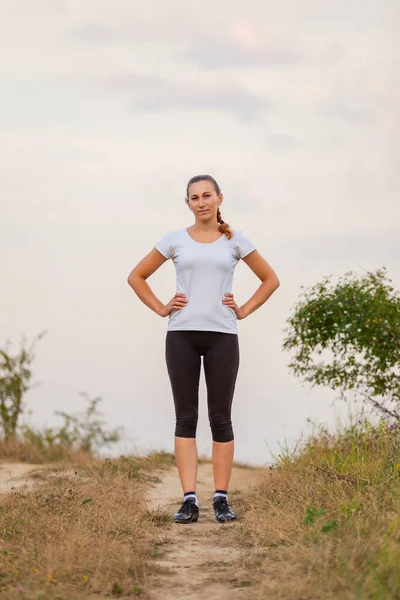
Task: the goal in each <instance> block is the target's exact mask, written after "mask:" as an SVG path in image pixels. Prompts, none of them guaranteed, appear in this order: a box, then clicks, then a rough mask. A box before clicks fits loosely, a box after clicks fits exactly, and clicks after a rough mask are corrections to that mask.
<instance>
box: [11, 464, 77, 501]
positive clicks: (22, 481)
mask: <svg viewBox="0 0 400 600" xmlns="http://www.w3.org/2000/svg"><path fill="white" fill-rule="evenodd" d="M50 469H52V472H50V471H49V470H50ZM63 472H64V470H63ZM44 473H46V474H47V476H48V477H51V476H53V477H54V476H56V475H57V472H54V466H53V465H32V464H29V463H13V462H4V461H2V462H0V495H1V494H6V493H8V492H11V491H12V490H14V489H17V488H21V487H25V488H26V490H29V491H32V490H33V489H35V488H37V487H38V486H39V485H40V483H41V481H42V480H43V479H42V478H43V474H44ZM71 473H72V474H73V473H74V471H71Z"/></svg>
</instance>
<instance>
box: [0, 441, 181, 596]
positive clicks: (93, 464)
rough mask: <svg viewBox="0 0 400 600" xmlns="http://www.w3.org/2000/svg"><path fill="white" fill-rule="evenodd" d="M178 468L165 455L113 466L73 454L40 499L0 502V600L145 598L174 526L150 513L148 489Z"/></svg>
mask: <svg viewBox="0 0 400 600" xmlns="http://www.w3.org/2000/svg"><path fill="white" fill-rule="evenodd" d="M17 446H18V444H17ZM2 449H3V451H5V448H4V445H3V448H2ZM14 449H15V450H16V449H17V448H14ZM0 451H1V449H0ZM21 451H22V449H21V448H20V447H18V451H17V452H16V455H15V457H14V458H15V459H21ZM28 454H29V452H28ZM12 458H13V457H12V450H11V449H10V448H8V459H7V460H8V461H10V460H11V459H12ZM31 458H32V457H31ZM40 462H41V463H43V462H44V456H43V455H42V456H41V457H40ZM173 462H174V458H173V456H171V455H169V454H164V453H155V454H153V455H151V456H149V457H147V458H137V457H132V456H129V457H120V458H119V459H112V460H111V459H104V460H94V459H93V458H91V457H90V456H85V455H84V454H76V456H75V457H74V456H73V454H71V453H69V459H68V461H67V460H64V461H63V463H62V464H61V463H55V462H54V461H53V462H52V464H51V468H50V469H49V470H48V471H46V473H45V474H43V475H42V478H43V481H42V483H41V485H40V486H39V487H38V488H37V489H35V490H34V491H29V492H28V491H26V490H22V489H18V490H15V491H11V492H10V493H7V494H3V495H2V496H0V532H1V533H0V597H1V598H2V599H7V600H8V599H14V598H18V599H20V598H35V599H37V600H39V599H42V600H44V599H47V598H52V599H57V598H58V599H59V600H61V599H63V600H67V599H68V600H69V599H78V598H79V599H80V600H85V599H89V598H99V597H100V598H101V597H128V596H131V597H132V596H133V597H135V596H142V595H145V590H146V586H147V583H148V579H149V571H150V570H151V573H152V576H154V564H153V562H154V561H153V559H154V558H156V557H157V555H158V554H159V553H160V552H162V547H163V545H164V544H165V543H166V542H167V541H168V540H167V538H166V536H165V535H164V534H163V529H164V527H165V525H166V523H168V522H169V521H170V515H166V514H162V513H160V512H159V511H154V510H153V511H152V510H149V509H148V507H147V505H146V485H148V483H149V482H151V481H153V480H155V481H156V480H157V479H158V476H157V475H155V474H154V473H155V472H160V469H162V468H163V467H164V466H165V465H171V464H173ZM50 474H53V476H52V477H50ZM150 565H151V566H150Z"/></svg>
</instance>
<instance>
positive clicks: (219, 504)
mask: <svg viewBox="0 0 400 600" xmlns="http://www.w3.org/2000/svg"><path fill="white" fill-rule="evenodd" d="M213 506H214V514H215V517H216V519H217V521H218V522H219V523H225V521H233V519H236V515H235V513H234V512H233V510H231V509H230V507H229V504H228V500H227V499H226V498H224V497H223V496H217V497H216V498H214V503H213Z"/></svg>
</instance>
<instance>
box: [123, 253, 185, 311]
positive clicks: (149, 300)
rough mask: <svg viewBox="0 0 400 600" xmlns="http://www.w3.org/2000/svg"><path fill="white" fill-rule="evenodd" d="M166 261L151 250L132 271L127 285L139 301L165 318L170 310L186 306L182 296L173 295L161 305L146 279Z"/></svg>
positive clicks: (159, 254)
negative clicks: (166, 302)
mask: <svg viewBox="0 0 400 600" xmlns="http://www.w3.org/2000/svg"><path fill="white" fill-rule="evenodd" d="M167 260H168V259H167V258H165V256H163V255H162V254H161V252H159V251H158V250H157V249H156V248H153V249H152V250H151V252H149V254H147V255H146V256H145V257H144V258H143V259H142V260H141V261H140V262H139V263H138V264H137V265H136V267H134V268H133V269H132V271H131V272H130V274H129V276H128V283H129V285H130V286H131V288H132V289H133V291H134V292H135V293H136V295H137V296H138V297H139V298H140V300H141V301H142V302H143V303H144V304H145V305H146V306H148V307H149V308H151V310H153V311H154V312H155V313H157V314H158V315H160V316H161V317H166V316H168V315H169V314H170V312H171V311H172V310H177V309H180V308H183V306H186V303H187V301H186V299H184V298H183V296H184V294H175V296H174V297H173V298H172V300H170V302H168V304H163V303H162V302H161V300H159V299H158V298H157V296H156V295H155V294H154V293H153V291H152V289H151V287H150V286H149V284H148V283H147V281H146V279H148V278H149V277H150V275H152V274H153V273H155V271H157V269H159V268H160V267H161V265H163V264H164V263H165V262H166V261H167Z"/></svg>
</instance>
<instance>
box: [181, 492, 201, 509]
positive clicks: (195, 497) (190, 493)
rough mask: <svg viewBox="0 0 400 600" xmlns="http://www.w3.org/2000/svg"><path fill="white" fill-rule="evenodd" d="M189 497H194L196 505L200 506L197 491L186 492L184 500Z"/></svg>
mask: <svg viewBox="0 0 400 600" xmlns="http://www.w3.org/2000/svg"><path fill="white" fill-rule="evenodd" d="M188 498H194V500H195V504H196V506H198V505H199V501H198V499H197V495H196V492H186V493H185V494H184V495H183V500H184V501H185V500H187V499H188Z"/></svg>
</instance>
